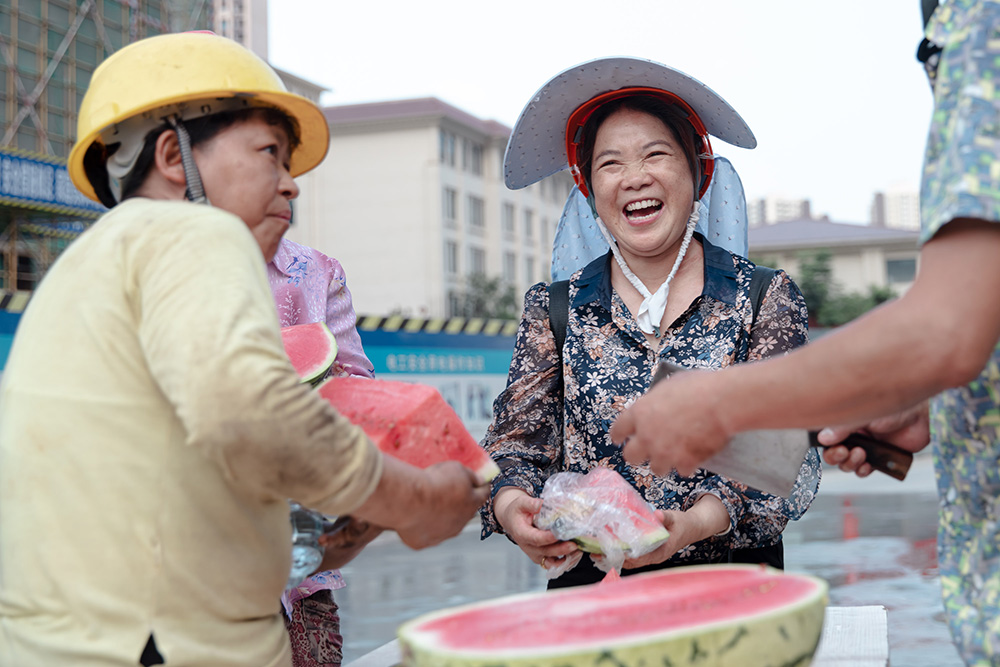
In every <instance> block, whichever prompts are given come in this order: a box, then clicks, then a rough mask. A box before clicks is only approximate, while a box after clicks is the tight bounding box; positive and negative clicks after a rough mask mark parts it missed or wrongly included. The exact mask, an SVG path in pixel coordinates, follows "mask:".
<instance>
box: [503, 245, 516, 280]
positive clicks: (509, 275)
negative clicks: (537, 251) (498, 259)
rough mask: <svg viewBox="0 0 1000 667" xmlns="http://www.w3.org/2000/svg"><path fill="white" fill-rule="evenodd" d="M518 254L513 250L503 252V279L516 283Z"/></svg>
mask: <svg viewBox="0 0 1000 667" xmlns="http://www.w3.org/2000/svg"><path fill="white" fill-rule="evenodd" d="M516 273H517V256H516V255H515V254H514V253H512V252H505V253H504V254H503V279H504V282H507V283H514V282H515V281H516V280H517V275H515V274H516Z"/></svg>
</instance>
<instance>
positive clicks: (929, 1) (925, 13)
mask: <svg viewBox="0 0 1000 667" xmlns="http://www.w3.org/2000/svg"><path fill="white" fill-rule="evenodd" d="M937 6H938V0H920V15H921V17H922V18H923V19H924V28H927V24H928V23H930V22H931V16H932V15H933V14H934V10H935V9H937Z"/></svg>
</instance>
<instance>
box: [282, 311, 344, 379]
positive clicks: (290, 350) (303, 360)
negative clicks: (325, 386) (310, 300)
mask: <svg viewBox="0 0 1000 667" xmlns="http://www.w3.org/2000/svg"><path fill="white" fill-rule="evenodd" d="M281 342H282V343H283V344H284V346H285V354H287V355H288V358H289V359H290V360H291V362H292V366H294V367H295V371H296V372H297V373H298V374H299V377H300V378H302V381H303V382H308V383H310V384H315V383H316V382H318V381H319V380H322V379H323V378H324V377H325V376H326V372H327V371H328V370H330V366H332V365H333V361H334V359H336V358H337V339H336V338H334V337H333V333H332V332H331V331H330V329H329V327H327V326H326V323H325V322H311V323H309V324H293V325H292V326H288V327H282V329H281Z"/></svg>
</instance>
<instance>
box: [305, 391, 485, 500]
mask: <svg viewBox="0 0 1000 667" xmlns="http://www.w3.org/2000/svg"><path fill="white" fill-rule="evenodd" d="M319 394H320V396H322V397H323V398H325V399H326V400H327V401H329V402H330V404H331V405H333V407H335V408H337V410H338V411H339V412H340V413H341V414H342V415H344V416H345V417H347V418H348V419H350V420H351V421H352V422H354V423H355V424H357V425H358V426H360V427H361V428H363V429H364V431H365V433H367V434H368V437H369V438H371V439H372V440H373V441H374V442H375V444H376V446H378V448H379V449H380V450H382V451H383V452H385V453H386V454H391V455H392V456H395V457H396V458H399V459H402V460H403V461H406V462H407V463H411V464H413V465H415V466H418V467H421V468H426V467H427V466H429V465H432V464H434V463H440V462H441V461H458V462H459V463H461V464H463V465H464V466H465V467H467V468H469V469H470V470H472V471H473V472H474V473H475V474H476V477H477V478H478V479H479V480H480V481H481V482H484V483H485V482H488V481H490V480H491V479H493V478H494V477H496V476H497V474H498V473H499V472H500V469H499V468H498V467H497V464H496V463H494V462H493V459H491V458H490V455H489V454H487V453H486V450H484V449H483V448H482V447H480V446H479V443H477V442H476V440H475V438H473V437H472V435H471V434H470V433H469V431H468V430H467V429H466V428H465V425H464V424H463V423H462V420H461V418H459V416H458V415H457V414H455V411H454V410H452V408H451V406H450V405H448V403H447V402H446V401H445V400H444V398H443V397H442V396H441V393H440V392H439V391H438V390H437V389H435V388H434V387H429V386H427V385H422V384H413V383H409V382H396V381H393V380H369V379H366V378H356V377H334V378H330V379H329V380H327V381H326V382H324V383H323V384H321V385H320V386H319Z"/></svg>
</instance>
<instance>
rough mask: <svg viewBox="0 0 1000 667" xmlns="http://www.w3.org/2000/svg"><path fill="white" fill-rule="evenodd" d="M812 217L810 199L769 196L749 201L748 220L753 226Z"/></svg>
mask: <svg viewBox="0 0 1000 667" xmlns="http://www.w3.org/2000/svg"><path fill="white" fill-rule="evenodd" d="M810 219H812V212H811V205H810V203H809V200H808V199H792V198H789V197H776V196H768V197H761V198H758V199H753V200H751V201H750V202H748V203H747V220H748V222H749V224H750V226H751V227H760V226H762V225H773V224H775V223H777V222H785V221H787V220H810Z"/></svg>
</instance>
